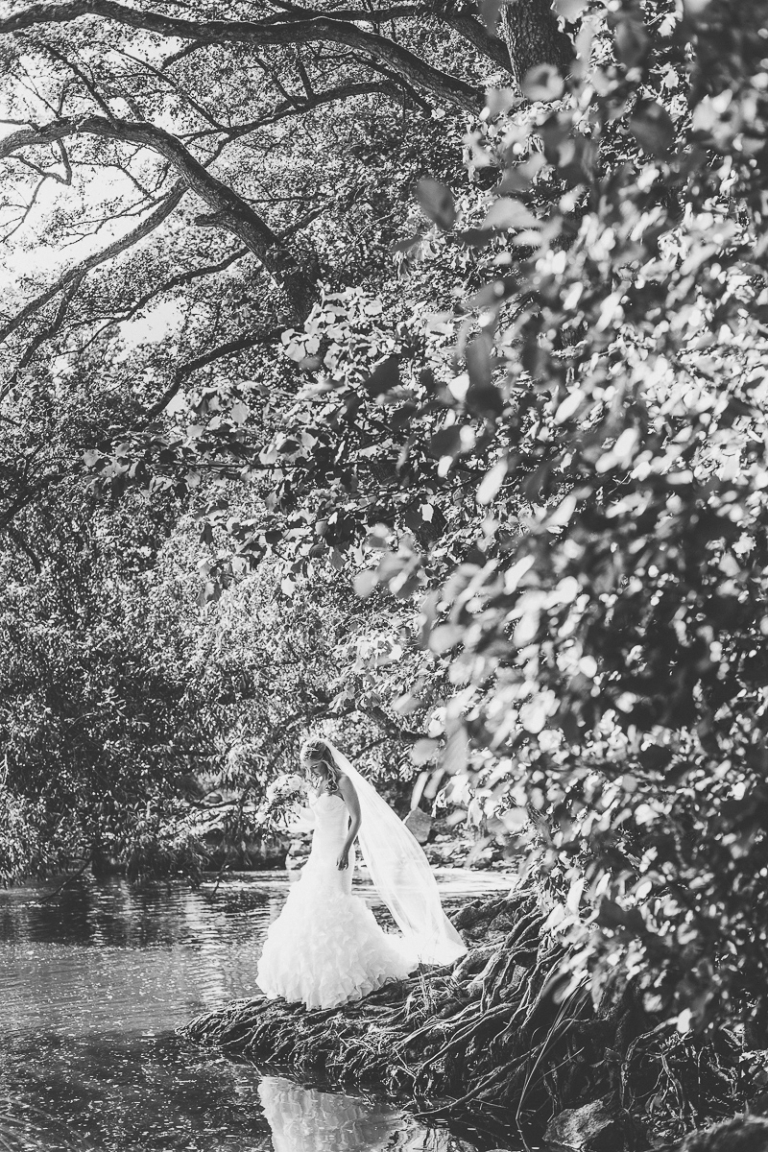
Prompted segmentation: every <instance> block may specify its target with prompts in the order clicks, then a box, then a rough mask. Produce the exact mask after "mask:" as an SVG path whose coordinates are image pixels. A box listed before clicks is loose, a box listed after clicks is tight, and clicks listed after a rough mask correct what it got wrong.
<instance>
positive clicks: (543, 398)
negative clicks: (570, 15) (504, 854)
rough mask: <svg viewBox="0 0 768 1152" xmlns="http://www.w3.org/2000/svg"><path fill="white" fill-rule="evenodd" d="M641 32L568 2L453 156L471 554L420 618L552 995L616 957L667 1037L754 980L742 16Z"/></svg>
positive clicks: (756, 339)
mask: <svg viewBox="0 0 768 1152" xmlns="http://www.w3.org/2000/svg"><path fill="white" fill-rule="evenodd" d="M645 12H646V13H647V15H646V18H645V20H644V15H643V11H641V9H640V7H639V6H632V5H626V6H624V7H622V8H620V9H619V8H617V9H615V10H614V11H612V12H609V13H608V14H607V19H606V17H605V15H604V14H603V13H602V12H601V11H600V10H598V9H597V8H595V10H594V11H592V10H590V12H589V13H588V14H587V15H586V18H585V20H584V22H583V24H582V31H581V33H580V35H579V41H578V50H579V58H578V60H577V63H576V67H575V68H574V70H573V72H572V74H571V76H570V77H569V78H568V80H567V82H566V83H565V84H563V81H562V79H561V78H560V76H559V75H557V74H555V73H552V72H551V71H548V70H541V71H540V73H539V74H538V76H537V77H536V79H535V85H534V81H533V78H529V88H528V94H529V96H530V100H531V102H530V103H523V104H521V102H520V101H519V99H518V98H517V97H516V96H515V95H514V94H513V93H510V94H507V95H504V94H501V95H500V94H499V93H494V94H492V100H491V101H490V107H491V114H490V115H489V116H488V118H487V119H486V122H485V125H484V126H483V128H482V130H481V132H480V133H479V134H478V135H477V136H475V137H474V138H473V140H472V142H471V143H472V150H473V156H474V161H473V162H474V163H476V164H478V163H480V164H486V165H487V164H495V165H497V166H498V167H499V168H500V169H501V173H500V182H499V184H498V185H497V187H496V189H495V199H494V200H493V202H492V203H491V205H490V208H489V211H488V215H487V216H486V218H485V222H484V225H483V231H484V233H485V234H484V235H481V236H479V237H477V240H478V242H480V243H485V244H488V243H490V244H491V245H492V246H496V245H499V242H498V241H497V240H496V238H495V237H496V232H497V230H499V229H500V230H502V231H503V232H504V233H505V235H506V236H508V237H509V239H508V241H507V242H505V243H503V244H502V245H499V247H498V249H497V255H496V257H495V259H496V262H497V267H498V272H497V273H496V279H495V281H494V282H493V283H490V284H489V285H488V290H487V292H486V293H485V294H484V295H483V294H480V295H479V296H477V297H475V299H474V301H470V302H469V306H470V307H472V306H473V305H474V309H475V311H474V317H475V320H476V325H477V327H476V335H474V336H472V337H471V339H470V341H469V342H468V343H466V344H465V345H464V347H463V348H462V346H461V344H460V345H459V352H458V354H459V355H463V359H464V362H465V365H466V372H465V374H464V377H463V383H464V387H465V395H464V396H463V397H462V396H457V395H456V393H457V391H458V388H457V381H460V380H461V376H459V377H454V383H453V387H452V388H450V389H449V390H448V393H449V394H448V395H444V397H443V401H444V403H445V404H446V407H448V408H449V409H450V412H449V413H448V414H447V417H446V422H445V428H446V437H445V440H444V441H441V445H444V449H441V454H442V458H443V462H444V468H445V471H446V474H449V472H450V468H451V467H452V466H453V462H454V461H455V460H457V459H458V460H462V461H467V462H468V463H469V465H470V466H473V465H478V464H479V465H480V466H481V467H482V469H483V472H484V475H483V479H482V481H481V484H480V486H479V488H478V490H477V498H478V503H479V504H480V506H481V508H482V509H483V510H484V511H485V519H484V520H483V521H482V530H483V533H484V536H485V544H484V547H483V549H482V551H483V553H484V555H483V556H482V558H481V557H478V558H477V559H476V560H474V561H473V562H471V563H467V562H466V561H465V562H464V563H463V564H460V565H459V566H458V567H457V568H456V569H455V570H454V571H453V573H452V574H451V576H450V577H449V579H448V581H447V582H445V583H444V584H443V586H442V590H441V591H440V593H439V594H438V595H437V596H431V597H429V598H428V599H427V601H426V602H425V605H424V608H423V612H424V617H425V623H426V625H427V627H428V628H430V629H431V637H432V639H431V643H432V645H433V646H434V647H435V648H436V649H437V650H438V651H444V652H445V653H446V659H447V662H448V664H449V676H450V678H451V680H452V682H453V684H454V685H455V693H454V695H453V697H452V699H451V700H450V702H449V706H448V710H447V725H446V736H447V740H448V744H447V754H448V756H449V758H450V760H451V765H452V767H455V766H456V763H457V756H458V757H459V759H461V758H464V759H466V750H467V749H468V747H469V743H470V742H471V744H472V745H474V746H475V747H476V749H477V755H476V757H475V760H474V764H475V771H478V770H479V771H480V777H479V779H480V782H481V783H482V782H486V783H488V784H490V788H489V791H490V795H491V797H493V798H494V799H495V801H496V803H497V804H498V806H499V810H498V826H499V829H500V831H502V832H503V834H505V836H507V837H508V838H509V840H510V847H511V850H512V851H513V852H516V853H520V854H521V855H522V857H523V860H524V862H525V865H526V866H527V867H529V868H534V869H537V870H538V871H539V872H540V873H543V874H544V875H546V876H548V877H549V879H550V880H551V881H552V882H553V884H554V885H555V887H556V888H559V889H560V890H562V891H563V903H562V906H561V907H560V909H559V910H558V912H557V913H556V914H555V915H554V916H553V918H552V921H551V923H552V925H553V926H554V925H555V924H557V923H558V921H559V924H560V927H561V929H562V930H563V931H568V932H570V934H571V936H572V937H573V939H574V940H576V941H578V942H580V944H581V953H580V957H579V961H577V963H576V965H575V967H576V973H575V976H574V980H575V982H576V983H578V982H579V981H580V980H581V979H582V977H581V975H580V970H581V968H583V967H588V968H589V969H590V970H591V971H592V974H593V979H594V981H595V985H596V988H597V989H599V987H600V986H601V984H602V983H603V981H604V979H605V977H606V974H607V973H609V972H611V971H612V970H614V969H615V966H616V965H617V964H618V963H622V964H624V965H625V967H626V970H627V971H628V973H630V974H631V975H633V976H637V977H638V978H639V980H640V983H641V986H642V987H644V988H645V989H646V990H647V997H648V1003H649V1005H651V1006H653V1007H654V1008H655V1009H657V1008H659V1009H662V1010H664V1011H666V1012H672V1013H673V1014H674V1013H676V1012H680V1016H679V1027H680V1029H681V1030H682V1031H685V1030H687V1029H688V1028H689V1027H690V1026H691V1024H692V1023H693V1024H695V1025H698V1026H700V1025H702V1024H703V1023H705V1022H706V1021H707V1020H709V1019H712V1018H713V1017H716V1016H718V1015H719V1014H721V1013H723V1012H725V1013H726V1014H728V1013H739V1012H741V1011H748V1012H749V1011H753V1010H756V1011H758V1012H759V1013H762V1011H763V1009H762V1007H761V1005H762V997H760V998H759V1001H758V1004H757V1007H756V1006H755V999H754V997H755V992H756V990H757V989H762V988H763V987H764V986H765V979H766V972H765V955H764V947H763V943H764V942H763V935H764V926H763V924H762V913H761V911H760V909H759V906H760V897H759V892H760V890H761V889H762V886H763V885H764V883H765V877H766V875H767V874H768V873H767V872H766V867H767V866H768V859H767V858H766V840H765V832H764V828H765V815H766V812H765V795H766V794H765V769H766V758H765V749H764V745H765V736H766V732H765V695H764V685H765V670H764V656H763V649H764V636H765V634H766V623H765V609H764V603H765V591H766V589H765V574H764V573H765V570H766V501H765V498H764V490H765V484H766V475H767V474H766V469H765V401H766V392H765V381H764V363H765V352H766V348H765V329H764V323H765V305H766V294H765V284H766V280H765V271H764V266H765V262H764V252H765V240H764V237H763V215H764V207H763V205H764V176H763V168H762V161H761V160H760V158H759V157H760V156H761V155H762V153H761V149H762V147H763V145H762V133H763V126H764V124H765V119H764V117H765V115H766V111H767V109H766V105H765V97H764V81H765V76H766V71H765V68H766V61H765V59H764V48H763V37H762V29H763V27H764V17H765V11H764V9H763V6H762V5H757V6H754V5H735V6H734V5H728V6H725V5H719V4H717V3H711V4H709V5H705V6H697V7H696V8H695V9H694V8H693V6H691V7H690V8H687V9H686V11H685V14H684V15H682V16H681V14H680V13H679V12H678V11H677V10H676V9H673V8H671V7H670V8H665V6H664V5H658V6H651V5H648V6H646V9H645ZM443 226H444V227H445V226H446V222H444V223H443ZM451 227H452V228H453V227H454V226H453V225H451ZM473 393H474V395H475V396H478V395H481V396H482V397H483V404H484V406H485V408H484V410H483V411H482V412H478V411H477V403H476V402H474V403H473ZM481 415H482V416H483V418H484V419H483V421H482V423H481V421H480V420H479V419H478V417H479V416H481ZM478 442H479V444H480V446H481V448H482V452H481V453H480V454H478V451H477V446H478ZM478 520H479V517H478ZM398 555H399V565H398V563H397V557H398ZM419 563H420V558H419V559H417V560H415V559H414V554H413V549H412V547H411V546H408V545H406V547H405V548H402V549H401V550H400V553H399V554H396V556H395V558H394V559H393V558H391V557H389V558H387V559H386V560H385V561H384V564H383V566H382V567H380V568H379V571H378V578H379V579H381V580H383V581H385V582H389V583H390V584H392V582H393V577H394V582H395V585H397V582H398V581H399V580H401V579H402V574H403V573H404V572H408V573H409V574H412V575H410V576H409V581H412V580H413V579H415V577H416V576H418V567H419ZM411 586H412V583H409V585H408V587H409V588H410V587H411ZM394 590H395V591H397V587H395V589H394ZM531 811H533V813H534V819H533V820H531V819H530V815H531ZM566 895H567V899H566V898H565V897H566ZM582 901H586V909H587V911H586V913H585V912H584V911H583V909H582V906H581V905H582ZM596 994H597V993H596ZM760 1019H762V1017H760Z"/></svg>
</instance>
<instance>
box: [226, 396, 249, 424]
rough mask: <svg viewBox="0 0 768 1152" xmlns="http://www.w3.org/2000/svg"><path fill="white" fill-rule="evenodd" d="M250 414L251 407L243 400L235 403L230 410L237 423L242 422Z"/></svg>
mask: <svg viewBox="0 0 768 1152" xmlns="http://www.w3.org/2000/svg"><path fill="white" fill-rule="evenodd" d="M250 414H251V410H250V408H249V407H248V405H247V404H243V402H242V400H238V402H237V404H233V405H232V407H231V408H230V410H229V417H230V419H231V420H233V421H234V423H235V424H242V423H243V421H244V420H247V418H248V417H249V416H250Z"/></svg>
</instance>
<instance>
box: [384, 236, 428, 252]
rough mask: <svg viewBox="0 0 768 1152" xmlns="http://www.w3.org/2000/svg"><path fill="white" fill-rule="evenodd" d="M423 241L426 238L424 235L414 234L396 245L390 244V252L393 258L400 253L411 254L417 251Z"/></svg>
mask: <svg viewBox="0 0 768 1152" xmlns="http://www.w3.org/2000/svg"><path fill="white" fill-rule="evenodd" d="M423 241H424V237H423V236H422V234H421V233H420V232H414V233H413V235H411V236H408V237H407V238H406V239H405V240H398V241H397V242H396V243H395V244H390V246H389V250H390V252H391V253H392V255H393V256H394V255H396V254H397V253H398V252H403V253H405V254H406V255H407V254H408V253H409V252H413V251H415V250H416V249H417V248H418V247H419V245H420V244H421V243H423Z"/></svg>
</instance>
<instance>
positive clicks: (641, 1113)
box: [186, 891, 744, 1152]
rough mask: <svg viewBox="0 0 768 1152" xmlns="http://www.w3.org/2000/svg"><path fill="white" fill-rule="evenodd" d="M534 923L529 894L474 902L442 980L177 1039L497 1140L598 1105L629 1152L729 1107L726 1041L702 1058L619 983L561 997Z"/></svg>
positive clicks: (211, 1023)
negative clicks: (383, 1098)
mask: <svg viewBox="0 0 768 1152" xmlns="http://www.w3.org/2000/svg"><path fill="white" fill-rule="evenodd" d="M544 921H545V914H544V911H543V909H542V908H541V906H540V903H539V900H538V898H537V895H536V893H535V892H532V891H527V892H523V893H516V894H514V895H513V896H512V897H510V898H508V899H503V900H495V901H490V902H488V901H486V902H484V903H480V902H478V903H477V904H474V905H470V906H468V907H467V908H465V909H464V910H463V912H462V914H461V918H460V925H461V927H462V928H463V929H464V931H465V934H466V935H467V937H468V939H470V940H471V939H472V938H473V937H474V938H475V946H473V947H471V948H470V951H469V953H468V954H467V955H466V956H465V957H464V958H463V959H462V960H461V962H460V963H459V964H457V965H456V966H455V967H454V968H453V969H451V968H440V969H432V970H430V971H426V972H417V973H416V974H415V975H413V976H411V977H410V978H409V979H408V980H405V981H403V982H402V983H400V984H392V985H388V986H386V987H384V988H382V989H380V990H379V991H378V992H375V993H373V994H372V995H371V996H368V997H367V998H366V999H365V1000H363V1001H360V1002H358V1003H356V1004H352V1005H346V1006H344V1007H343V1008H336V1009H326V1010H321V1011H311V1012H310V1011H306V1010H305V1009H304V1008H303V1007H301V1006H298V1005H289V1004H286V1003H285V1002H284V1001H270V1000H265V999H259V1000H248V1001H245V1000H241V1001H238V1002H236V1003H234V1004H231V1005H229V1006H228V1007H226V1008H224V1009H221V1010H219V1011H216V1012H211V1013H209V1014H208V1015H206V1016H201V1017H199V1018H198V1019H196V1020H194V1021H193V1022H192V1023H191V1024H190V1025H189V1026H188V1028H187V1029H186V1032H187V1034H188V1035H189V1036H190V1037H191V1038H193V1039H195V1040H197V1041H200V1042H202V1043H205V1044H211V1045H214V1046H216V1047H217V1048H219V1049H221V1050H223V1051H225V1052H228V1053H231V1054H233V1055H237V1056H240V1057H246V1058H249V1059H252V1060H254V1061H257V1062H261V1063H265V1062H266V1063H273V1064H277V1065H280V1066H282V1067H285V1068H289V1069H290V1070H292V1071H293V1072H295V1073H297V1074H299V1075H303V1076H306V1077H309V1078H313V1079H314V1078H316V1077H318V1076H322V1077H324V1078H326V1079H330V1080H332V1081H335V1082H339V1083H357V1084H360V1085H366V1084H367V1085H372V1084H375V1085H377V1086H379V1087H382V1088H385V1089H387V1090H389V1091H390V1092H393V1093H398V1094H407V1096H408V1097H409V1099H410V1100H411V1101H412V1102H413V1103H414V1107H415V1108H417V1109H418V1114H419V1115H422V1116H424V1117H431V1118H436V1117H446V1116H451V1117H454V1118H458V1119H461V1118H466V1117H468V1116H476V1115H477V1113H478V1112H481V1113H482V1116H483V1119H484V1122H485V1123H484V1126H485V1127H486V1128H490V1129H491V1130H496V1131H499V1132H500V1133H509V1132H511V1131H513V1130H514V1131H519V1132H523V1133H524V1134H526V1135H528V1136H531V1137H533V1136H536V1135H538V1134H540V1133H541V1132H542V1131H543V1129H544V1127H545V1125H546V1124H547V1121H548V1120H549V1119H550V1118H551V1117H552V1116H553V1115H554V1114H556V1113H559V1112H561V1111H563V1110H565V1109H572V1108H577V1107H579V1106H580V1105H583V1104H584V1103H585V1102H588V1101H591V1100H598V1099H602V1098H609V1099H612V1100H615V1104H616V1109H617V1110H618V1111H619V1112H620V1113H621V1114H622V1124H623V1127H624V1129H625V1130H626V1131H627V1133H628V1141H629V1146H635V1147H638V1148H640V1147H643V1146H647V1144H646V1143H644V1142H645V1141H647V1140H650V1139H651V1137H653V1138H654V1139H658V1137H659V1136H663V1137H664V1138H665V1139H671V1138H679V1137H680V1136H681V1135H683V1133H684V1132H685V1131H688V1130H690V1129H691V1128H692V1127H694V1126H697V1125H701V1124H703V1123H705V1122H710V1121H711V1120H713V1119H718V1118H721V1117H722V1116H724V1115H732V1114H733V1112H734V1111H736V1110H737V1109H738V1108H740V1107H742V1106H743V1104H744V1092H743V1084H741V1083H740V1081H739V1057H740V1052H739V1051H738V1045H737V1044H736V1042H735V1041H734V1040H733V1038H731V1041H729V1042H727V1041H726V1040H725V1039H723V1038H722V1037H721V1038H720V1039H719V1040H718V1051H717V1052H715V1051H714V1048H713V1046H712V1045H709V1046H708V1047H706V1048H705V1047H703V1046H702V1045H700V1044H699V1045H694V1044H693V1042H691V1041H690V1040H686V1039H684V1038H683V1037H680V1036H679V1035H678V1034H677V1033H676V1032H674V1033H673V1034H671V1030H670V1029H669V1028H666V1027H664V1026H662V1025H660V1024H659V1021H658V1019H653V1018H652V1017H650V1016H649V1015H648V1014H647V1013H646V1012H645V1011H644V1010H643V1008H642V1007H641V1005H640V1004H639V1003H638V1001H637V998H636V997H635V995H634V993H633V991H632V989H631V988H629V987H627V986H621V987H619V986H617V987H615V988H613V989H611V990H610V991H609V992H608V993H607V994H606V995H605V996H604V997H603V1000H602V1002H601V1003H600V1005H599V1006H598V1007H597V1008H595V1007H594V1005H593V1003H592V1000H591V997H590V996H589V994H588V992H587V990H586V989H585V988H576V989H575V990H572V991H571V992H570V993H569V994H568V995H567V996H563V995H562V992H563V987H564V985H563V981H562V978H561V976H560V972H561V971H562V962H563V960H564V958H565V951H564V948H563V946H562V945H561V944H559V943H558V942H556V941H555V940H553V939H552V937H551V936H548V935H545V934H544V932H543V925H544ZM489 935H491V936H492V939H491V940H490V941H489V940H488V936H489ZM481 940H482V942H480V941H481ZM489 1118H490V1120H489ZM617 1152H618V1150H617Z"/></svg>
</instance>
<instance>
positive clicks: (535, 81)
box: [520, 64, 565, 101]
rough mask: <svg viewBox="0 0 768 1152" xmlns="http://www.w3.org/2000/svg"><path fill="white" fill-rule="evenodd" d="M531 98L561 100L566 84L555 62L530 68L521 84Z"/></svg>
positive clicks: (524, 93)
mask: <svg viewBox="0 0 768 1152" xmlns="http://www.w3.org/2000/svg"><path fill="white" fill-rule="evenodd" d="M520 88H521V89H522V92H523V95H525V96H527V97H528V99H529V100H544V101H550V100H559V99H560V97H561V96H562V94H563V90H564V88H565V85H564V83H563V78H562V76H561V75H560V73H559V72H558V70H557V68H555V66H554V64H537V65H536V66H535V68H531V69H529V71H528V72H526V74H525V76H524V77H523V79H522V82H521V84H520Z"/></svg>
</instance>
